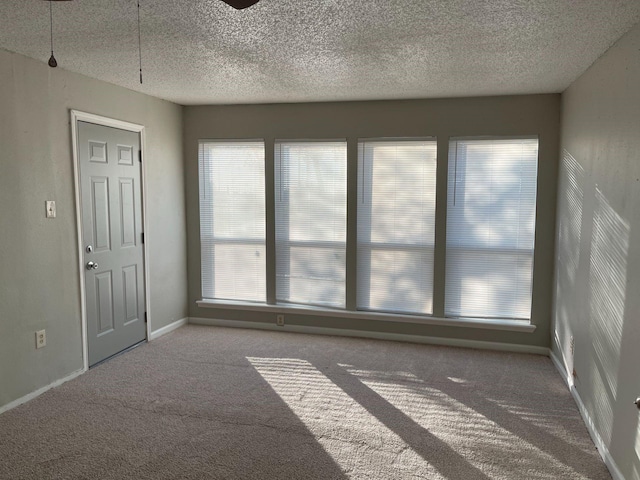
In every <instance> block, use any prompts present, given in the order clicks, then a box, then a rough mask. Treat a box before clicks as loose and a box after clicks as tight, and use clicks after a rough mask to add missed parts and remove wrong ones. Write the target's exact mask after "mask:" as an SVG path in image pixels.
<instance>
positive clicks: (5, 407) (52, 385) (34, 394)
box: [0, 368, 86, 414]
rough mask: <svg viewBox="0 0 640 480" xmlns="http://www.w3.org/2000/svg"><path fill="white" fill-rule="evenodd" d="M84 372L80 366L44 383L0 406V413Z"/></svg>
mask: <svg viewBox="0 0 640 480" xmlns="http://www.w3.org/2000/svg"><path fill="white" fill-rule="evenodd" d="M84 372H86V370H85V369H84V368H81V369H80V370H76V371H75V372H73V373H71V374H70V375H67V376H66V377H63V378H61V379H59V380H56V381H55V382H53V383H50V384H49V385H46V386H44V387H41V388H39V389H37V390H35V391H33V392H31V393H28V394H27V395H25V396H24V397H20V398H18V399H17V400H14V401H13V402H9V403H7V404H6V405H3V406H1V407H0V414H3V413H4V412H7V411H9V410H11V409H13V408H16V407H17V406H19V405H22V404H23V403H27V402H28V401H30V400H33V399H34V398H37V397H39V396H40V395H42V394H43V393H45V392H46V391H48V390H51V389H52V388H55V387H59V386H60V385H62V384H63V383H66V382H68V381H69V380H73V379H74V378H76V377H78V376H80V375H82V374H83V373H84Z"/></svg>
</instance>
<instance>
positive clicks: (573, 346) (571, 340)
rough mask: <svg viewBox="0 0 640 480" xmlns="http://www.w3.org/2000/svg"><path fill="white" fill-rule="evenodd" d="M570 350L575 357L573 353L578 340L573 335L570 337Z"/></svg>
mask: <svg viewBox="0 0 640 480" xmlns="http://www.w3.org/2000/svg"><path fill="white" fill-rule="evenodd" d="M569 351H570V352H571V356H572V357H573V354H574V353H575V351H576V342H575V340H574V338H573V335H571V337H570V338H569Z"/></svg>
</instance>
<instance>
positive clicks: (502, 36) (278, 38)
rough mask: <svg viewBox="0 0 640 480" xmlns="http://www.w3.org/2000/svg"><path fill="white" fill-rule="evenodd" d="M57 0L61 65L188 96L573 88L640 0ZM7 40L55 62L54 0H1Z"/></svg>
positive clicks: (177, 98) (290, 97) (0, 41)
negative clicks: (238, 4) (242, 6)
mask: <svg viewBox="0 0 640 480" xmlns="http://www.w3.org/2000/svg"><path fill="white" fill-rule="evenodd" d="M140 3H141V19H142V20H141V21H142V56H143V69H144V84H143V85H140V84H139V83H138V51H137V30H136V25H137V23H136V22H137V17H136V0H74V1H71V2H54V3H53V17H54V37H55V53H56V58H57V59H58V65H59V67H58V68H64V69H67V70H71V71H74V72H79V73H82V74H84V75H88V76H90V77H94V78H99V79H102V80H105V81H107V82H111V83H114V84H117V85H121V86H124V87H127V88H130V89H132V90H137V91H140V92H144V93H147V94H150V95H154V96H156V97H160V98H165V99H167V100H172V101H174V102H177V103H180V104H185V105H188V104H228V103H274V102H303V101H329V100H365V99H395V98H434V97H460V96H480V95H504V94H524V93H549V92H561V91H562V90H564V89H565V88H566V87H567V86H568V85H569V84H570V83H571V82H572V81H573V80H574V79H576V78H577V77H578V76H579V75H580V74H581V73H582V72H584V71H585V70H586V69H587V68H588V67H589V65H591V63H593V62H594V61H595V60H596V59H597V58H598V57H599V56H600V55H601V54H602V53H604V52H605V51H606V50H607V48H608V47H610V46H611V45H612V44H613V43H614V42H615V41H616V40H617V39H618V38H619V37H620V36H621V35H623V34H624V33H625V32H626V31H627V30H629V28H631V27H632V26H633V25H634V24H635V23H637V22H638V21H639V20H640V0H262V1H261V2H260V3H258V4H257V5H255V6H253V7H251V8H249V9H246V10H242V11H237V10H234V9H232V8H231V7H229V6H227V5H226V4H224V3H223V2H221V1H219V0H191V1H186V0H184V1H175V0H140ZM0 47H2V48H4V49H7V50H11V51H14V52H18V53H21V54H24V55H27V56H30V57H33V58H36V59H39V60H42V61H43V62H46V61H47V59H48V58H49V54H50V52H49V2H46V1H42V0H1V1H0Z"/></svg>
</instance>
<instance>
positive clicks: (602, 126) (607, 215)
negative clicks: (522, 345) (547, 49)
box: [553, 25, 640, 480]
mask: <svg viewBox="0 0 640 480" xmlns="http://www.w3.org/2000/svg"><path fill="white" fill-rule="evenodd" d="M561 148H562V152H563V159H562V161H561V169H560V175H559V178H560V180H559V183H560V186H559V195H558V215H557V219H558V229H557V231H558V238H557V267H556V285H555V295H556V298H555V305H554V313H553V320H554V328H553V352H554V354H556V355H558V356H559V357H560V358H561V361H563V362H564V364H565V365H566V368H567V371H568V372H572V371H574V369H575V374H576V376H575V387H576V390H577V392H578V394H579V395H580V397H581V399H582V401H583V402H584V405H585V407H586V410H587V412H588V415H589V416H590V417H591V420H592V421H593V423H594V426H595V428H596V430H597V432H598V435H599V436H600V437H601V439H602V441H603V442H604V445H605V447H606V448H607V449H608V450H609V451H610V453H611V456H612V458H613V461H614V462H615V463H616V464H617V467H618V468H619V470H620V472H621V473H622V474H623V475H624V478H626V479H627V480H631V479H635V480H638V479H640V425H639V423H638V418H639V414H640V412H639V411H638V409H636V407H635V405H633V401H634V400H635V399H636V397H638V396H640V373H639V372H640V295H639V293H640V25H637V26H636V27H634V28H633V29H632V30H631V31H630V32H629V33H627V34H626V35H625V36H624V37H622V39H620V40H619V41H618V42H617V44H616V45H615V46H613V47H612V48H611V49H610V50H609V51H608V52H607V53H606V54H605V55H604V56H603V57H601V58H600V59H599V60H598V61H597V62H596V63H595V64H594V65H593V66H592V67H591V68H590V69H589V70H588V71H587V72H586V73H585V74H584V75H582V76H581V77H580V78H579V79H578V80H577V81H576V82H575V83H574V84H573V85H571V87H570V88H569V89H568V90H567V91H566V92H564V93H563V94H562V140H561ZM572 337H573V339H574V342H575V347H574V353H572V348H571V338H572ZM614 469H615V467H614ZM618 478H622V477H618Z"/></svg>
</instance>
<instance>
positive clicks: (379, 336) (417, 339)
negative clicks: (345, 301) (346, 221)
mask: <svg viewBox="0 0 640 480" xmlns="http://www.w3.org/2000/svg"><path fill="white" fill-rule="evenodd" d="M189 323H190V324H193V325H209V326H214V327H233V328H249V329H257V330H271V331H278V332H293V333H309V334H313V335H334V336H338V337H356V338H373V339H376V340H392V341H396V342H409V343H421V344H427V345H444V346H449V347H464V348H479V349H483V350H500V351H506V352H517V353H533V354H536V355H544V356H547V355H549V349H548V348H546V347H537V346H534V345H517V344H513V343H500V342H484V341H478V340H463V339H455V338H443V337H426V336H419V335H407V334H404V333H387V332H372V331H365V330H349V329H343V328H328V327H308V326H304V325H284V326H283V327H279V326H277V325H275V324H271V323H263V322H250V321H245V320H224V319H219V318H202V317H190V318H189Z"/></svg>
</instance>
